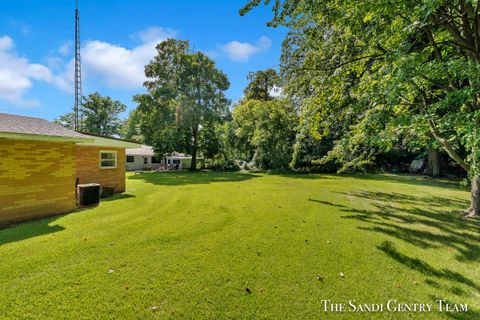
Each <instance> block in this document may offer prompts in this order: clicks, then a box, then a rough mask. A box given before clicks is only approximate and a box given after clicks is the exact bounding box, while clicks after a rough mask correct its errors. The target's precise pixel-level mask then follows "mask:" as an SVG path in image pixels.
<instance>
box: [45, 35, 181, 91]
mask: <svg viewBox="0 0 480 320" xmlns="http://www.w3.org/2000/svg"><path fill="white" fill-rule="evenodd" d="M176 36H178V32H177V31H175V30H173V29H169V28H159V27H151V28H148V29H146V30H143V31H140V32H137V33H134V34H132V35H131V38H132V39H137V40H140V42H141V43H140V44H139V45H138V46H136V47H133V48H131V49H129V48H126V47H124V46H121V45H118V44H112V43H109V42H106V41H100V40H90V41H87V42H86V44H85V46H84V47H82V49H81V50H82V51H81V54H82V77H83V78H84V79H86V78H98V79H100V80H101V81H103V82H104V83H106V84H107V86H109V87H110V88H113V89H135V88H139V87H142V85H143V82H144V81H145V80H146V78H145V73H144V68H145V65H146V64H148V63H149V62H150V60H151V59H152V58H153V57H154V56H155V54H156V50H155V46H156V45H157V44H158V43H159V42H162V41H164V40H166V39H167V38H174V37H176ZM73 64H74V61H73V59H72V60H71V61H69V62H68V63H67V64H66V66H65V67H64V70H63V71H62V70H59V74H58V75H57V76H55V77H54V83H55V84H56V85H57V87H58V88H60V89H62V90H64V91H67V92H71V91H72V89H73V80H74V74H73V73H74V71H73V70H74V69H73Z"/></svg>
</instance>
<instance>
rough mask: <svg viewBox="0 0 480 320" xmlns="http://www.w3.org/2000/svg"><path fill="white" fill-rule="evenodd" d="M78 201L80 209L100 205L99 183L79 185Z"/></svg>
mask: <svg viewBox="0 0 480 320" xmlns="http://www.w3.org/2000/svg"><path fill="white" fill-rule="evenodd" d="M77 199H78V206H79V207H90V206H96V205H98V203H99V202H100V185H99V184H98V183H87V184H79V185H77Z"/></svg>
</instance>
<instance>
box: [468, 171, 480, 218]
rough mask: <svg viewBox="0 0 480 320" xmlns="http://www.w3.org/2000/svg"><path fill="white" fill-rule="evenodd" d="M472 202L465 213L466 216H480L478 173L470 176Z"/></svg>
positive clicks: (479, 181) (479, 180)
mask: <svg viewBox="0 0 480 320" xmlns="http://www.w3.org/2000/svg"><path fill="white" fill-rule="evenodd" d="M471 190H472V199H471V201H472V204H471V205H470V209H468V210H467V212H466V214H467V216H468V217H478V216H480V175H476V176H474V177H473V178H472V189H471Z"/></svg>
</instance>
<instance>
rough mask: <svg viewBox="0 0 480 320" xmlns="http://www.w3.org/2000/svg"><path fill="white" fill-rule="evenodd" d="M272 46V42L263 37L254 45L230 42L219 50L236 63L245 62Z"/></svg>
mask: <svg viewBox="0 0 480 320" xmlns="http://www.w3.org/2000/svg"><path fill="white" fill-rule="evenodd" d="M271 46H272V40H270V39H269V38H267V37H265V36H263V37H261V38H260V39H259V40H258V41H257V43H256V44H251V43H248V42H239V41H236V40H235V41H231V42H229V43H227V44H226V45H223V46H220V50H221V51H222V52H223V53H226V54H227V55H228V57H229V58H230V59H231V60H233V61H237V62H247V61H248V59H250V57H251V56H252V55H254V54H257V53H261V52H265V51H267V50H268V49H270V47H271Z"/></svg>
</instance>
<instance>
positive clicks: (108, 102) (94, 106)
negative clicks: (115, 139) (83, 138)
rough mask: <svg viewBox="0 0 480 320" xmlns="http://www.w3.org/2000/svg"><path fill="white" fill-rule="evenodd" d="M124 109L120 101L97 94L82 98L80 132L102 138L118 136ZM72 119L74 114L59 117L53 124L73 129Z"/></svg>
mask: <svg viewBox="0 0 480 320" xmlns="http://www.w3.org/2000/svg"><path fill="white" fill-rule="evenodd" d="M126 108H127V106H126V105H124V104H123V103H121V102H120V101H118V100H113V99H112V98H110V97H108V96H105V97H104V96H101V95H100V93H98V92H95V93H92V94H90V95H88V97H83V109H82V112H81V114H80V117H81V119H83V123H82V124H81V128H80V130H81V131H83V132H87V133H94V134H100V135H104V136H116V135H119V134H120V129H121V127H122V125H123V121H122V119H120V113H122V112H124V111H125V110H126ZM74 118H75V115H74V113H73V112H70V113H67V114H65V115H62V116H60V118H58V119H56V120H55V121H54V122H55V123H58V124H60V125H63V126H65V127H67V128H70V129H73V128H74V123H75V121H74Z"/></svg>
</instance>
